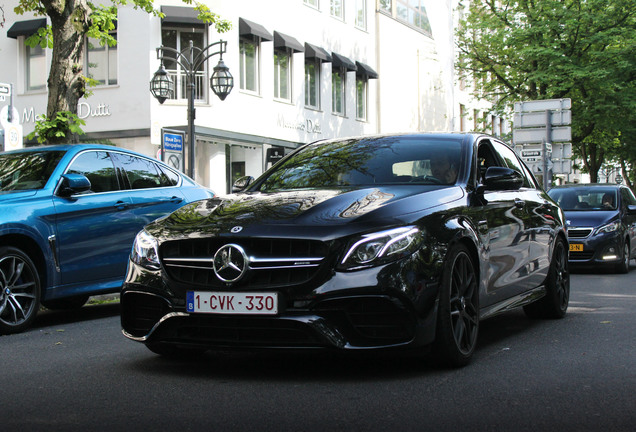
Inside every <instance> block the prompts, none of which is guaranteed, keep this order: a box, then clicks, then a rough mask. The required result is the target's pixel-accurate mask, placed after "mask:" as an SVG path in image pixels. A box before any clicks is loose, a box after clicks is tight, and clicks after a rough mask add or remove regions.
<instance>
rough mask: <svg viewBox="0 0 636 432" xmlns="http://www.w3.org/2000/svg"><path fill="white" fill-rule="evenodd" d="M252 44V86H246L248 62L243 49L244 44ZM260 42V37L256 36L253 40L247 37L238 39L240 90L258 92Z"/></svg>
mask: <svg viewBox="0 0 636 432" xmlns="http://www.w3.org/2000/svg"><path fill="white" fill-rule="evenodd" d="M246 44H247V45H252V46H253V47H254V59H253V60H254V61H253V68H252V69H253V70H252V72H253V74H254V87H255V88H248V82H247V72H248V62H247V61H246V58H247V57H246V51H245V50H244V46H245V45H246ZM260 48H261V43H260V38H256V39H255V40H249V39H241V40H240V41H239V68H240V71H239V72H240V79H239V81H240V84H239V87H240V89H241V91H244V92H247V93H252V94H256V95H258V94H260V87H261V86H260V63H261V62H260V55H261V49H260Z"/></svg>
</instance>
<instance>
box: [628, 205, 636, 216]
mask: <svg viewBox="0 0 636 432" xmlns="http://www.w3.org/2000/svg"><path fill="white" fill-rule="evenodd" d="M627 214H628V215H631V216H634V215H636V205H628V206H627Z"/></svg>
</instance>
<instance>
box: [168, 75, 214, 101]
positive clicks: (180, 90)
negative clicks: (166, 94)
mask: <svg viewBox="0 0 636 432" xmlns="http://www.w3.org/2000/svg"><path fill="white" fill-rule="evenodd" d="M167 72H168V76H169V77H170V79H171V80H172V82H173V83H174V94H173V95H172V97H171V98H170V99H172V100H187V99H188V96H187V94H186V92H187V91H188V77H187V75H186V74H185V73H183V72H182V71H180V70H174V69H168V70H167ZM206 81H207V80H206V74H205V72H204V71H200V72H197V73H196V74H195V76H194V100H195V101H199V102H204V101H206V100H207V96H208V94H207V93H208V86H206V85H205V83H206Z"/></svg>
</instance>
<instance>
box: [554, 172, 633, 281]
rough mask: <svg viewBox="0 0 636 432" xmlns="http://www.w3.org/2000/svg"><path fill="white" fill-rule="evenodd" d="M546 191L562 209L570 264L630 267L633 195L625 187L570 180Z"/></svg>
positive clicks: (624, 271) (627, 269)
mask: <svg viewBox="0 0 636 432" xmlns="http://www.w3.org/2000/svg"><path fill="white" fill-rule="evenodd" d="M548 194H549V195H550V196H551V197H552V199H554V200H555V201H556V202H557V203H558V204H559V205H560V206H561V208H562V209H563V211H564V213H565V219H566V224H567V228H568V238H569V240H570V258H569V262H570V264H571V265H573V266H582V265H585V266H590V265H592V266H604V267H609V268H613V269H614V270H616V271H617V272H619V273H627V272H628V271H629V261H630V260H631V259H632V258H636V198H634V194H633V193H632V191H631V190H630V189H629V188H628V187H626V186H621V185H616V184H607V183H595V184H573V185H565V186H557V187H554V188H552V189H550V190H549V191H548Z"/></svg>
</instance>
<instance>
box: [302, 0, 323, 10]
mask: <svg viewBox="0 0 636 432" xmlns="http://www.w3.org/2000/svg"><path fill="white" fill-rule="evenodd" d="M303 3H305V4H306V5H307V6H309V7H312V8H314V9H320V2H319V0H303Z"/></svg>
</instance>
